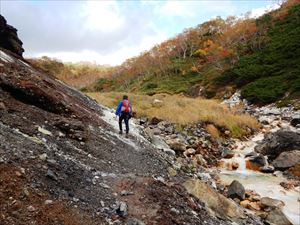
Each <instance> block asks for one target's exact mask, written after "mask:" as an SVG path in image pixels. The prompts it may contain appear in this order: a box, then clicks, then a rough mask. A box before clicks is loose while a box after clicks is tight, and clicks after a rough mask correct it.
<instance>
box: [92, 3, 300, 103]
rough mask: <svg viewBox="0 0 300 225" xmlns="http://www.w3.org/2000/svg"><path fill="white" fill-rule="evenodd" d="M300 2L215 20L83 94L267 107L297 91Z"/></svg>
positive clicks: (146, 54) (142, 57)
mask: <svg viewBox="0 0 300 225" xmlns="http://www.w3.org/2000/svg"><path fill="white" fill-rule="evenodd" d="M299 9H300V5H299V0H290V1H287V2H285V3H284V4H283V5H282V7H281V8H280V9H278V10H275V11H273V12H270V13H268V14H265V15H264V16H262V17H260V18H258V19H253V18H249V17H247V16H245V17H244V18H238V17H228V18H227V19H222V18H220V17H217V18H215V19H213V20H211V21H208V22H205V23H203V24H200V25H198V26H197V27H194V28H190V29H187V30H185V31H184V32H182V33H180V34H178V35H177V36H176V37H174V38H171V39H169V40H167V41H165V42H163V43H161V44H159V45H157V46H155V47H153V48H152V49H151V50H150V51H147V52H143V53H141V54H140V55H139V56H138V57H135V58H131V59H128V60H127V61H125V62H124V63H123V64H122V65H120V66H118V67H115V68H113V69H112V70H111V72H110V76H111V77H110V78H100V79H98V80H97V82H95V83H94V84H93V85H91V86H89V87H88V88H87V89H88V90H93V91H112V90H113V91H130V92H142V93H146V94H155V93H171V94H173V93H181V92H184V93H186V94H188V95H191V96H199V95H202V96H205V97H209V98H211V97H220V96H223V95H224V94H226V93H227V94H231V93H232V92H233V91H234V90H236V89H237V88H242V95H243V97H245V98H247V99H248V100H250V101H252V102H256V103H269V102H274V101H276V100H278V99H279V98H281V97H283V96H284V95H285V94H286V93H287V92H288V93H290V94H293V95H297V92H299V83H300V82H299V74H300V69H299V63H300V52H299V51H300V46H299V40H300V29H299V27H300V26H299V24H300V16H299V11H300V10H299Z"/></svg>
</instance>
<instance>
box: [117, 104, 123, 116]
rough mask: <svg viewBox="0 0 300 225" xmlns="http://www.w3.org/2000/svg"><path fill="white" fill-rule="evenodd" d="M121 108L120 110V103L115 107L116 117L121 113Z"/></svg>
mask: <svg viewBox="0 0 300 225" xmlns="http://www.w3.org/2000/svg"><path fill="white" fill-rule="evenodd" d="M121 108H122V102H120V103H119V105H118V106H117V109H116V115H117V116H119V115H120V113H121Z"/></svg>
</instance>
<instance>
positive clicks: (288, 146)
mask: <svg viewBox="0 0 300 225" xmlns="http://www.w3.org/2000/svg"><path fill="white" fill-rule="evenodd" d="M299 148H300V134H298V133H295V132H292V131H285V130H279V131H277V132H275V133H268V134H266V135H265V137H264V140H263V141H262V142H261V143H260V144H258V145H257V146H256V147H255V151H256V152H259V153H261V154H263V155H268V156H269V158H270V159H274V158H276V157H277V156H278V155H279V154H280V153H282V152H286V151H291V150H295V149H299Z"/></svg>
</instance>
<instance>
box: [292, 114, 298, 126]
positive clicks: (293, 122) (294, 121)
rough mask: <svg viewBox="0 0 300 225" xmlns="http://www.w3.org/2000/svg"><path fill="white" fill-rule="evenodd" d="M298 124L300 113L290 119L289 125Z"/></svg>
mask: <svg viewBox="0 0 300 225" xmlns="http://www.w3.org/2000/svg"><path fill="white" fill-rule="evenodd" d="M299 124H300V115H297V116H294V117H293V118H292V120H291V125H292V126H294V127H297V125H299Z"/></svg>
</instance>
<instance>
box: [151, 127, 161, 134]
mask: <svg viewBox="0 0 300 225" xmlns="http://www.w3.org/2000/svg"><path fill="white" fill-rule="evenodd" d="M152 132H153V134H154V135H160V134H161V130H160V129H159V128H153V129H152Z"/></svg>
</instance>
